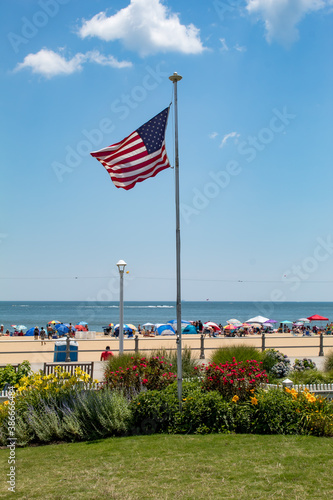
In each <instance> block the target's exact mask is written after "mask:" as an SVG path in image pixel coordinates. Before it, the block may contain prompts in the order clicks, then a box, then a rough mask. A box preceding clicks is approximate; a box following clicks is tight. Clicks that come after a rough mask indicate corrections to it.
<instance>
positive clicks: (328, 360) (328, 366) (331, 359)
mask: <svg viewBox="0 0 333 500" xmlns="http://www.w3.org/2000/svg"><path fill="white" fill-rule="evenodd" d="M324 371H325V372H330V371H333V350H331V351H328V353H327V354H326V355H325V361H324Z"/></svg>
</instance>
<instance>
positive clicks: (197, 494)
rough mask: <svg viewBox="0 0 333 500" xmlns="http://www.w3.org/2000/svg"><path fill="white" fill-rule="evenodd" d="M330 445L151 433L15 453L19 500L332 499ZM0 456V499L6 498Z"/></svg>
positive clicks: (1, 456)
mask: <svg viewBox="0 0 333 500" xmlns="http://www.w3.org/2000/svg"><path fill="white" fill-rule="evenodd" d="M332 452H333V441H332V439H329V438H315V437H310V436H303V437H300V436H288V437H286V436H255V435H222V434H215V435H205V436H196V435H187V436H180V435H170V436H168V435H153V436H139V437H127V438H113V439H112V438H111V439H106V440H101V441H94V442H90V443H75V444H60V445H50V446H41V447H31V448H23V449H16V460H17V462H16V472H17V474H16V496H17V497H19V498H20V499H21V500H25V499H29V500H31V499H39V498H40V499H45V500H46V499H57V500H62V499H67V498H70V499H71V500H75V499H83V500H85V499H89V500H91V499H116V500H137V499H140V500H141V499H142V500H144V499H150V500H154V499H159V500H178V499H182V500H185V499H186V500H189V499H190V500H199V499H206V498H210V499H220V498H224V499H226V500H232V499H237V500H242V499H244V500H245V499H246V500H251V499H256V500H264V499H265V500H266V499H273V498H274V499H275V498H292V499H298V500H306V499H311V500H324V499H328V498H332V480H331V470H332V467H333V453H332ZM8 456H9V453H8V450H3V449H2V450H0V461H1V462H2V463H3V464H4V465H5V466H4V467H1V471H2V474H1V482H0V498H11V496H12V495H13V494H12V493H11V492H7V485H6V483H5V481H6V477H5V474H6V473H7V472H8V471H7V470H6V469H9V465H8V464H7V460H8Z"/></svg>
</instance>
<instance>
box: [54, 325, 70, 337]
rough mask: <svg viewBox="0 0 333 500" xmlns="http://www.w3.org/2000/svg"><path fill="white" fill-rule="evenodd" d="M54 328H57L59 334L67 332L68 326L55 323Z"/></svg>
mask: <svg viewBox="0 0 333 500" xmlns="http://www.w3.org/2000/svg"><path fill="white" fill-rule="evenodd" d="M55 329H56V330H57V332H58V333H61V334H64V333H68V332H69V328H68V327H67V326H66V325H63V324H62V323H61V324H60V325H55Z"/></svg>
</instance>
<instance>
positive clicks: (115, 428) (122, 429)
mask: <svg viewBox="0 0 333 500" xmlns="http://www.w3.org/2000/svg"><path fill="white" fill-rule="evenodd" d="M130 417H131V411H130V409H129V403H128V401H127V400H126V399H125V398H124V397H123V396H122V395H121V394H119V393H118V392H113V393H112V392H111V391H109V390H101V391H96V390H88V391H77V392H76V394H73V393H72V394H71V395H67V396H65V395H64V394H62V395H61V396H57V397H55V398H48V399H47V400H45V399H40V400H39V401H38V402H37V403H36V402H35V404H34V405H28V406H27V407H26V408H25V409H21V411H20V412H18V413H17V416H16V428H15V437H16V438H17V441H16V444H17V445H18V446H25V445H27V444H29V443H50V442H53V441H59V440H61V441H78V440H86V441H88V440H92V439H98V438H104V437H111V436H123V435H126V434H128V429H129V423H130ZM7 429H8V422H7V419H6V418H5V419H4V421H3V425H2V426H1V430H0V443H1V444H2V445H5V444H6V442H7V438H8V430H7Z"/></svg>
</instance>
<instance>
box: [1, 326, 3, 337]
mask: <svg viewBox="0 0 333 500" xmlns="http://www.w3.org/2000/svg"><path fill="white" fill-rule="evenodd" d="M2 334H3V325H1V326H0V335H2Z"/></svg>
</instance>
